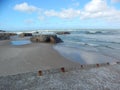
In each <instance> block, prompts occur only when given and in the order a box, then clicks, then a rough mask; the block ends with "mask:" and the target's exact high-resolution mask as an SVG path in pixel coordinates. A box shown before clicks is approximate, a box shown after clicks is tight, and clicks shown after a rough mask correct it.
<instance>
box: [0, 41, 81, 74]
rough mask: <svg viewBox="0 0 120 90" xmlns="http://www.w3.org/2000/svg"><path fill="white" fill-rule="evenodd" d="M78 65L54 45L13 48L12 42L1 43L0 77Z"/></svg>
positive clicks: (38, 44)
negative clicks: (55, 48) (65, 56)
mask: <svg viewBox="0 0 120 90" xmlns="http://www.w3.org/2000/svg"><path fill="white" fill-rule="evenodd" d="M76 65H79V63H76V62H73V61H70V60H68V59H66V58H64V57H62V56H61V55H60V54H59V53H58V52H57V51H55V50H54V49H53V44H47V43H31V44H28V45H21V46H13V45H11V42H10V40H3V41H0V76H4V75H5V76H6V75H14V74H18V73H25V72H31V71H38V70H45V69H52V68H58V67H67V66H76Z"/></svg>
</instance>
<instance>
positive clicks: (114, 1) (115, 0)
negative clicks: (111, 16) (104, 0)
mask: <svg viewBox="0 0 120 90" xmlns="http://www.w3.org/2000/svg"><path fill="white" fill-rule="evenodd" d="M111 2H113V3H116V2H120V0H111Z"/></svg>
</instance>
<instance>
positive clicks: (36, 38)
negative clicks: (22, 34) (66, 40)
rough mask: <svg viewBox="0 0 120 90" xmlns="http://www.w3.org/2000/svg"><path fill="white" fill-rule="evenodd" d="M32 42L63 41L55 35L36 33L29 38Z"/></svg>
mask: <svg viewBox="0 0 120 90" xmlns="http://www.w3.org/2000/svg"><path fill="white" fill-rule="evenodd" d="M30 40H31V41H32V42H45V43H60V42H63V41H62V40H61V39H60V38H58V37H57V35H38V36H32V37H31V39H30Z"/></svg>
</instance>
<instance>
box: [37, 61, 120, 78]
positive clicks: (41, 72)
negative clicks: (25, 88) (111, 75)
mask: <svg viewBox="0 0 120 90" xmlns="http://www.w3.org/2000/svg"><path fill="white" fill-rule="evenodd" d="M115 64H120V62H112V63H109V62H106V63H97V64H84V65H80V66H70V67H61V68H56V69H49V70H39V71H38V73H37V75H38V76H44V75H49V74H55V73H65V72H69V71H73V70H83V69H90V68H99V67H105V66H109V65H115Z"/></svg>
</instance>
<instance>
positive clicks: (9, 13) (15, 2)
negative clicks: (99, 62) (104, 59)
mask: <svg viewBox="0 0 120 90" xmlns="http://www.w3.org/2000/svg"><path fill="white" fill-rule="evenodd" d="M81 28H85V29H87V28H91V29H98V28H99V29H100V28H102V29H120V0H0V29H1V30H8V31H20V30H21V31H22V30H38V29H81Z"/></svg>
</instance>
